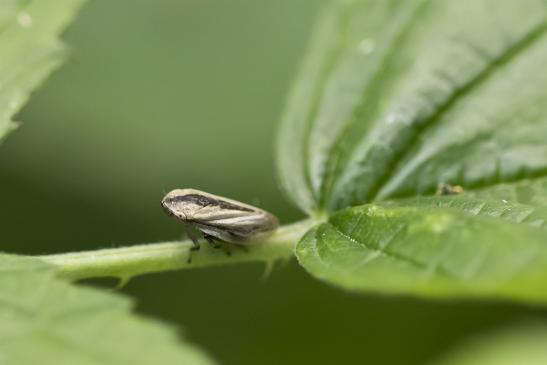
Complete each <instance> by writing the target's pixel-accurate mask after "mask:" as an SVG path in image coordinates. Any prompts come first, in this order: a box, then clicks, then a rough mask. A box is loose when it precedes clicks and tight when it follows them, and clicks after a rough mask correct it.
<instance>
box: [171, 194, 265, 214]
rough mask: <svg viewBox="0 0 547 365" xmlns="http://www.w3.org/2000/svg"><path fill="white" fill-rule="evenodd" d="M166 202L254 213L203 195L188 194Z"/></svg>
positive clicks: (251, 210)
mask: <svg viewBox="0 0 547 365" xmlns="http://www.w3.org/2000/svg"><path fill="white" fill-rule="evenodd" d="M166 202H167V203H176V202H188V203H194V204H197V205H200V206H202V207H207V206H211V205H212V206H215V207H219V208H221V209H229V210H239V211H242V212H254V211H255V210H253V209H250V208H247V207H242V206H240V205H235V204H232V203H228V202H226V201H223V200H218V199H213V198H209V197H206V196H204V195H199V194H188V195H181V196H176V197H174V198H169V199H166Z"/></svg>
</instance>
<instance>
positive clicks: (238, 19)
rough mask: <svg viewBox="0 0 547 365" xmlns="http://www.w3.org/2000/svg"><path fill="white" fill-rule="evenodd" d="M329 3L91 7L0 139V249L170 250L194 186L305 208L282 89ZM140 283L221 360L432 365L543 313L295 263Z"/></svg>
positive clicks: (291, 215)
mask: <svg viewBox="0 0 547 365" xmlns="http://www.w3.org/2000/svg"><path fill="white" fill-rule="evenodd" d="M320 4H321V1H318V0H300V1H298V2H294V1H291V0H276V1H268V0H232V1H229V2H228V1H212V0H185V1H168V0H161V1H155V2H151V1H143V0H139V1H129V0H118V1H115V2H108V1H104V0H96V1H92V2H90V3H89V4H88V6H86V7H85V8H84V9H83V11H82V13H81V15H80V17H79V18H78V20H77V21H76V23H75V24H74V25H73V26H72V27H71V28H70V29H69V30H68V31H67V32H66V34H65V36H64V39H65V40H66V42H67V43H68V44H69V45H70V46H71V48H72V56H71V59H70V60H69V62H68V63H67V64H66V65H65V66H64V67H63V68H62V69H61V70H59V71H58V72H56V73H55V74H54V75H53V77H51V78H50V79H49V80H48V82H47V83H46V85H45V86H44V87H42V88H41V89H40V90H39V91H38V92H36V93H35V94H34V95H33V97H32V99H31V101H30V103H29V104H28V105H27V107H26V108H25V109H24V110H23V111H22V112H21V113H20V114H19V116H18V118H17V119H18V120H20V121H22V122H23V124H22V126H21V128H20V129H19V130H18V131H16V132H15V133H14V134H12V135H11V136H10V137H9V138H8V139H7V140H6V141H5V142H4V143H3V145H2V146H0V196H1V198H0V199H1V200H0V201H1V203H2V204H1V209H0V221H1V222H2V231H1V236H0V238H1V242H2V244H1V250H2V251H7V252H15V253H26V254H45V253H54V252H64V251H75V250H85V249H96V248H103V247H114V246H119V245H127V244H134V243H145V242H155V241H164V240H172V239H176V238H178V237H180V227H179V225H177V224H176V223H175V222H173V221H172V220H170V219H168V217H166V216H164V213H163V211H162V209H161V208H160V204H159V201H160V199H161V197H162V195H163V194H164V193H165V192H167V191H168V190H170V189H173V188H177V187H178V188H181V187H194V188H198V189H202V190H206V191H210V192H213V193H216V194H220V195H225V196H229V197H233V198H235V199H238V200H243V201H246V202H250V203H252V204H255V205H259V206H262V207H264V208H266V209H268V210H270V211H272V212H274V213H276V214H277V215H278V216H280V218H281V220H282V221H283V222H292V221H295V220H297V219H300V218H301V217H302V215H301V214H300V213H299V212H297V211H296V210H295V209H294V208H293V207H292V205H291V204H290V203H289V202H288V201H287V200H286V199H285V198H284V197H283V196H282V194H281V193H280V190H279V188H278V185H277V182H276V179H275V166H274V142H275V132H276V126H277V121H278V120H279V118H280V115H281V112H282V109H283V104H284V100H285V97H286V93H287V91H288V88H289V85H290V82H291V79H292V77H293V76H294V75H295V73H296V70H297V67H298V63H299V59H300V57H301V56H302V54H303V52H304V48H305V44H306V39H307V36H308V34H309V32H310V29H311V25H312V24H313V20H314V18H315V16H316V14H317V11H318V9H319V6H320ZM262 273H263V266H261V265H258V264H256V265H250V264H249V265H242V266H233V267H222V268H211V269H200V270H188V271H180V272H172V273H163V274H156V275H149V276H145V277H142V278H137V279H135V280H134V281H133V282H131V283H130V284H129V285H128V286H127V287H126V288H124V289H123V291H122V292H124V293H126V294H127V295H130V296H132V297H134V298H135V299H136V302H137V311H138V312H140V313H143V314H147V315H149V316H153V317H155V318H158V319H160V320H163V321H165V322H168V323H171V324H173V325H175V326H177V327H179V328H183V332H184V333H185V336H186V337H187V338H189V339H190V340H191V341H192V342H194V343H196V344H198V345H199V346H201V347H202V348H203V349H205V350H206V351H208V352H209V353H211V354H212V355H213V357H214V358H216V359H217V360H219V361H220V362H221V363H223V364H281V363H283V364H302V363H304V364H331V363H334V362H336V363H341V364H362V363H371V364H372V363H381V364H422V363H424V362H425V361H427V360H430V359H433V358H435V357H436V356H438V355H439V354H441V353H442V352H443V351H445V350H447V349H449V348H451V347H452V346H454V345H456V344H457V343H458V342H459V341H460V340H462V339H463V338H466V337H467V336H468V335H470V334H476V333H481V332H483V331H486V330H492V329H495V328H498V327H500V326H503V325H504V324H506V323H511V322H513V321H515V320H518V319H520V318H529V317H536V316H545V315H544V313H542V312H539V311H536V310H534V309H531V308H525V307H521V306H517V305H509V304H493V303H486V302H483V303H478V302H475V303H472V302H462V303H456V302H426V301H420V300H415V299H409V298H389V297H378V296H373V295H361V296H359V295H355V294H348V293H345V292H342V291H340V290H338V289H335V288H331V287H329V286H327V285H325V284H323V283H321V282H317V281H316V280H314V279H312V278H310V277H309V276H308V275H307V274H306V273H305V272H304V271H303V270H302V269H300V268H299V267H298V266H297V264H296V263H295V262H292V263H290V264H288V265H284V266H280V267H278V268H277V269H276V270H275V271H274V273H273V274H272V275H271V276H270V277H269V278H268V279H267V280H263V279H262V278H261V277H262Z"/></svg>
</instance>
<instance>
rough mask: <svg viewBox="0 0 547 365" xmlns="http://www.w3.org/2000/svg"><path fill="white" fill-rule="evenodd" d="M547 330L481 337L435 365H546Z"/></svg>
mask: <svg viewBox="0 0 547 365" xmlns="http://www.w3.org/2000/svg"><path fill="white" fill-rule="evenodd" d="M546 343H547V326H546V325H545V324H541V323H535V324H529V325H521V326H519V327H513V328H509V329H506V330H504V331H502V332H499V333H496V334H490V335H483V336H480V337H477V338H474V339H472V340H470V341H467V342H466V343H464V344H462V345H461V346H459V347H458V348H457V349H456V350H455V351H454V352H452V353H451V354H449V355H447V356H445V357H443V359H441V360H439V361H435V362H433V363H432V364H434V365H515V364H526V365H544V364H547V346H545V344H546Z"/></svg>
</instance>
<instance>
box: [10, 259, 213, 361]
mask: <svg viewBox="0 0 547 365" xmlns="http://www.w3.org/2000/svg"><path fill="white" fill-rule="evenodd" d="M54 274H55V272H54V270H53V269H52V268H50V267H49V266H46V265H44V264H43V263H41V262H39V261H37V260H34V259H28V258H21V257H17V256H11V255H2V254H0V363H5V364H44V365H47V364H52V365H59V364H67V365H69V364H79V365H108V364H112V365H114V364H116V365H122V364H127V365H130V364H131V365H138V364H142V365H145V364H146V365H148V364H196V365H201V364H203V365H206V364H213V362H212V361H211V360H210V359H208V358H207V357H206V356H205V355H204V354H202V353H201V352H200V351H199V350H197V349H196V348H194V347H193V346H191V345H188V344H185V343H184V342H182V341H179V339H178V338H177V337H178V336H177V334H176V333H175V331H174V330H173V328H170V327H169V326H167V325H165V324H161V323H159V322H155V321H152V320H149V319H146V318H143V317H141V316H138V315H136V314H133V313H131V307H132V303H131V302H130V301H129V300H128V299H127V298H124V297H122V296H121V295H116V294H113V293H106V292H102V291H99V290H95V289H91V288H85V287H79V286H76V285H71V284H69V283H67V282H64V281H62V280H60V279H56V278H55V277H54Z"/></svg>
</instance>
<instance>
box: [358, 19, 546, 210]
mask: <svg viewBox="0 0 547 365" xmlns="http://www.w3.org/2000/svg"><path fill="white" fill-rule="evenodd" d="M546 31H547V21H545V20H544V21H542V22H541V23H539V24H538V25H537V26H535V27H534V28H533V29H532V30H531V31H530V32H528V33H527V34H525V35H524V36H523V37H522V38H521V39H520V40H519V41H517V42H516V43H515V44H514V45H512V46H510V47H508V48H507V49H505V50H504V51H503V52H502V53H501V54H500V55H499V56H497V57H494V58H492V59H491V61H490V62H489V64H488V65H487V66H486V67H484V68H483V69H482V70H481V71H480V72H478V73H477V75H475V77H473V78H471V79H470V80H469V81H468V82H467V83H466V84H464V85H463V86H462V87H461V88H460V89H458V90H455V91H454V93H453V94H452V96H451V97H449V98H448V99H447V100H446V101H445V102H444V104H442V105H441V106H440V107H439V108H438V109H437V111H436V112H435V113H434V114H432V115H431V116H430V117H429V118H427V119H426V120H425V121H424V122H422V123H417V122H415V125H416V127H415V129H414V133H413V135H412V137H411V139H410V140H409V142H408V144H407V145H406V146H405V147H403V148H402V149H401V150H400V151H398V152H397V153H396V154H394V155H393V156H392V158H391V162H389V164H388V167H387V169H386V173H385V174H384V175H383V176H381V177H380V178H379V179H377V180H376V184H374V185H373V187H372V188H371V189H370V191H369V194H368V195H367V198H366V199H365V202H373V201H376V200H382V199H383V198H384V197H382V196H379V193H380V192H381V189H382V188H383V187H384V186H385V185H387V183H388V182H389V181H390V180H391V179H392V178H393V176H395V174H396V173H397V171H398V168H397V167H398V166H399V165H400V164H401V163H402V162H403V161H405V158H406V157H407V156H408V154H409V153H410V152H411V151H412V150H413V149H414V148H415V147H416V145H417V143H418V141H419V137H420V135H422V134H423V133H425V132H427V130H429V129H431V128H432V127H434V126H435V125H436V124H437V123H438V122H439V121H440V120H441V119H442V117H443V116H444V114H445V113H446V112H448V111H449V110H450V109H451V108H452V107H453V106H455V105H456V104H457V103H458V102H459V101H460V100H461V99H462V98H465V97H466V96H468V95H469V94H471V93H472V92H473V90H475V89H476V88H477V87H479V86H480V85H482V84H484V83H485V82H487V81H488V80H489V79H490V78H491V77H492V76H493V75H494V74H495V73H496V71H497V70H499V69H501V68H502V67H503V66H505V65H507V64H508V63H509V62H511V61H512V60H513V59H515V58H516V57H518V56H519V55H520V54H522V53H523V52H525V51H526V50H527V49H529V48H530V47H532V46H533V45H534V44H535V43H536V42H537V41H538V40H540V39H541V38H542V36H543V35H544V34H545V32H546ZM546 173H547V170H546V171H545V172H544V173H542V174H541V175H544V174H546Z"/></svg>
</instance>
